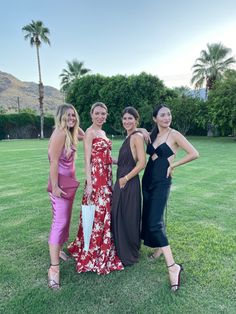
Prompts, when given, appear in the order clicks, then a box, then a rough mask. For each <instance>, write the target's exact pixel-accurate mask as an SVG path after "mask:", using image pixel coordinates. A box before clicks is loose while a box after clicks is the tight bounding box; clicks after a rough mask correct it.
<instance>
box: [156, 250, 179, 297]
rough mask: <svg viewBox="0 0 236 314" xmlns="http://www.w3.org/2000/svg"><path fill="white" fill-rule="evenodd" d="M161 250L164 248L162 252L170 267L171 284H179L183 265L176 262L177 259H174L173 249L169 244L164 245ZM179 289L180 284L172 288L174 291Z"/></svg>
mask: <svg viewBox="0 0 236 314" xmlns="http://www.w3.org/2000/svg"><path fill="white" fill-rule="evenodd" d="M161 250H162V253H163V254H164V257H165V260H166V265H167V267H168V271H169V278H170V284H171V286H172V285H178V281H179V274H180V271H181V267H180V265H178V264H176V263H175V260H174V257H173V255H172V251H171V248H170V246H169V245H168V246H164V247H162V248H161ZM177 289H178V286H175V287H173V288H172V290H173V291H175V290H177Z"/></svg>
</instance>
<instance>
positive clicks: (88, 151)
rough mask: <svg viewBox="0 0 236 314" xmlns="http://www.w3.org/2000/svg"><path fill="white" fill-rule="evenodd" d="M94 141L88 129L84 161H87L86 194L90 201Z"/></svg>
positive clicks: (85, 138) (85, 136)
mask: <svg viewBox="0 0 236 314" xmlns="http://www.w3.org/2000/svg"><path fill="white" fill-rule="evenodd" d="M93 139H94V134H93V131H92V130H90V129H88V130H87V131H86V132H85V135H84V161H85V175H86V181H87V184H86V190H85V193H86V195H87V198H88V199H90V197H91V194H92V178H91V153H92V142H93Z"/></svg>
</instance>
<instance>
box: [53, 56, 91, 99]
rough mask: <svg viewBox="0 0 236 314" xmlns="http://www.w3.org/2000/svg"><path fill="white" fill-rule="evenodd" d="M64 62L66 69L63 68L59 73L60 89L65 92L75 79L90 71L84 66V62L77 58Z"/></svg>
mask: <svg viewBox="0 0 236 314" xmlns="http://www.w3.org/2000/svg"><path fill="white" fill-rule="evenodd" d="M66 63H67V69H63V70H62V73H61V74H60V75H59V76H60V77H61V91H62V92H64V93H65V94H66V92H67V91H68V89H69V87H70V85H71V84H72V83H73V82H74V80H75V79H78V78H80V77H81V76H83V75H85V74H86V73H88V72H90V71H91V70H90V69H86V68H84V63H83V62H80V61H78V60H77V59H73V60H72V62H69V61H67V62H66Z"/></svg>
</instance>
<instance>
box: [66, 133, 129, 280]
mask: <svg viewBox="0 0 236 314" xmlns="http://www.w3.org/2000/svg"><path fill="white" fill-rule="evenodd" d="M91 177H92V186H93V192H92V195H91V204H94V205H95V214H94V223H93V229H92V235H91V239H90V245H89V250H88V252H86V251H84V238H83V226H82V214H81V213H80V224H79V230H78V234H77V237H76V239H75V241H74V242H72V243H71V244H70V245H69V247H68V250H69V252H70V254H71V255H72V256H73V257H74V258H75V260H76V270H77V272H78V273H82V272H88V271H92V272H97V273H98V274H109V273H110V272H111V271H114V270H122V269H123V265H122V263H121V261H120V259H119V257H118V256H117V254H116V250H115V247H114V242H113V239H112V237H111V197H112V158H111V141H110V140H106V139H103V138H100V137H99V138H98V137H97V138H95V139H93V142H92V153H91ZM82 204H84V205H86V204H87V197H86V195H85V193H84V196H83V199H82Z"/></svg>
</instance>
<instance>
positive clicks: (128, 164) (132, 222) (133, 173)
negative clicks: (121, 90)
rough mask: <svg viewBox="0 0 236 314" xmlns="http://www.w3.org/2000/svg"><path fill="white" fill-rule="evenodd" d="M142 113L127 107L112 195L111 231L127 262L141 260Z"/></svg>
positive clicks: (123, 118) (143, 159) (121, 256)
mask: <svg viewBox="0 0 236 314" xmlns="http://www.w3.org/2000/svg"><path fill="white" fill-rule="evenodd" d="M138 119H139V114H138V112H137V110H136V109H134V108H133V107H127V108H125V109H124V111H123V114H122V123H123V127H124V128H125V130H126V131H127V137H126V139H125V141H124V143H123V144H122V146H121V148H120V151H119V157H118V169H117V181H116V183H115V186H114V191H113V195H112V233H113V237H114V243H115V247H116V251H117V254H118V256H119V258H120V259H121V261H122V264H123V265H124V266H128V265H133V264H134V263H136V262H137V261H138V257H139V248H140V222H141V189H140V180H139V175H138V174H139V172H140V171H141V170H142V169H143V168H144V167H145V164H146V157H145V149H144V140H143V135H142V134H141V133H140V131H138V130H137V123H138Z"/></svg>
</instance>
